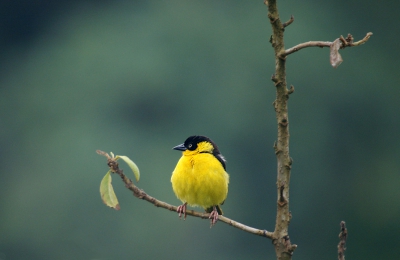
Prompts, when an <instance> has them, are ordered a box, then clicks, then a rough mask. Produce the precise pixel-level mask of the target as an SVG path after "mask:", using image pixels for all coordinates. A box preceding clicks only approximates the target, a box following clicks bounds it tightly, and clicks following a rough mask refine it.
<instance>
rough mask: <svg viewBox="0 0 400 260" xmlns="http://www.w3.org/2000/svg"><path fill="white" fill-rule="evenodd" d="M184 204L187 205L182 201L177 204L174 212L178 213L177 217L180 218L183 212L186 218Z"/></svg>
mask: <svg viewBox="0 0 400 260" xmlns="http://www.w3.org/2000/svg"><path fill="white" fill-rule="evenodd" d="M186 205H187V203H184V204H182V205H180V206H178V208H177V209H176V212H178V213H179V218H181V217H182V214H183V219H184V220H185V219H186Z"/></svg>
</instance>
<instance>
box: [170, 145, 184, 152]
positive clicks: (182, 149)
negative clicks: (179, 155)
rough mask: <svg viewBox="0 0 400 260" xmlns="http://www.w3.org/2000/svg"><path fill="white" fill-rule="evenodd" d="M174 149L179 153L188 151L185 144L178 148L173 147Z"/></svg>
mask: <svg viewBox="0 0 400 260" xmlns="http://www.w3.org/2000/svg"><path fill="white" fill-rule="evenodd" d="M172 149H173V150H178V151H186V150H187V148H186V147H185V144H180V145H177V146H175V147H173V148H172Z"/></svg>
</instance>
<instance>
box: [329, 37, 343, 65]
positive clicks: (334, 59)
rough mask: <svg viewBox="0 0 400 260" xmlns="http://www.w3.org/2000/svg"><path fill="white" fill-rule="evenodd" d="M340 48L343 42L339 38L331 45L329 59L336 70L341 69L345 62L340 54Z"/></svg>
mask: <svg viewBox="0 0 400 260" xmlns="http://www.w3.org/2000/svg"><path fill="white" fill-rule="evenodd" d="M340 46H341V41H340V39H339V38H337V39H336V40H335V41H334V42H332V45H331V51H330V55H329V58H330V61H331V65H332V67H334V68H335V69H336V68H337V67H339V65H340V64H341V63H342V62H343V59H342V56H341V55H340V53H339V49H340Z"/></svg>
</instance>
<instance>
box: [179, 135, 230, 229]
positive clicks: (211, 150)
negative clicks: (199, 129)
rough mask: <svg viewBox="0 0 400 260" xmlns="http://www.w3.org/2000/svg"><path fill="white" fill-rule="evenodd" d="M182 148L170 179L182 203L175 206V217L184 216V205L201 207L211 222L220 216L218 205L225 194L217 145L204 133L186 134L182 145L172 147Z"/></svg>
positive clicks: (225, 181)
mask: <svg viewBox="0 0 400 260" xmlns="http://www.w3.org/2000/svg"><path fill="white" fill-rule="evenodd" d="M172 149H174V150H179V151H183V152H182V157H181V158H180V159H179V161H178V164H177V165H176V167H175V170H174V171H173V172H172V176H171V182H172V189H173V190H174V192H175V195H176V196H177V197H178V199H180V200H181V201H182V202H183V204H182V205H181V206H179V207H178V209H177V212H178V213H179V217H181V216H182V214H183V215H184V218H186V205H187V204H189V205H190V206H199V207H203V208H204V209H205V210H206V212H208V213H210V216H209V218H210V219H211V225H214V224H215V223H216V222H217V221H218V214H220V215H222V210H221V208H220V205H221V204H223V203H224V201H225V199H226V196H227V195H228V183H229V175H228V173H226V171H225V168H226V165H225V158H224V157H223V156H222V154H220V152H219V150H218V147H217V145H216V144H215V143H214V142H213V141H212V140H211V139H210V138H208V137H205V136H197V135H194V136H190V137H189V138H188V139H186V141H185V142H184V143H183V144H180V145H178V146H175V147H174V148H172Z"/></svg>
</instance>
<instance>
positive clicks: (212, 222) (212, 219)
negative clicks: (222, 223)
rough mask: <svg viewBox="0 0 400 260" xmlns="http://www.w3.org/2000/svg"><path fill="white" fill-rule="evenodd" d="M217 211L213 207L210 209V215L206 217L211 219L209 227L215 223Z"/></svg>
mask: <svg viewBox="0 0 400 260" xmlns="http://www.w3.org/2000/svg"><path fill="white" fill-rule="evenodd" d="M218 217H219V215H218V211H217V209H216V208H215V207H214V209H213V211H211V213H210V216H209V217H208V218H209V219H210V220H211V225H210V227H212V226H214V225H215V223H217V221H218Z"/></svg>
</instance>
